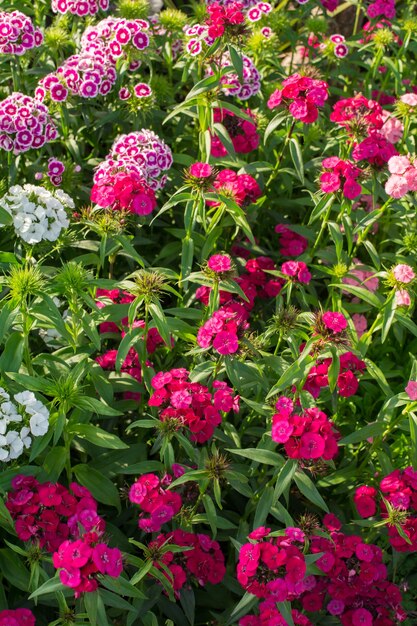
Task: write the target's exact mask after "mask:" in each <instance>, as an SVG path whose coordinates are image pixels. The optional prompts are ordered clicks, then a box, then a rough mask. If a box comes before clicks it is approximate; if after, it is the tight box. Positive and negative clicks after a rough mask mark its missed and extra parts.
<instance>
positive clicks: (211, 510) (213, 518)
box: [202, 493, 217, 539]
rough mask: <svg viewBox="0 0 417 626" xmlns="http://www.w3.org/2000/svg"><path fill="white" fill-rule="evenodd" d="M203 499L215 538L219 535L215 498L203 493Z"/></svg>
mask: <svg viewBox="0 0 417 626" xmlns="http://www.w3.org/2000/svg"><path fill="white" fill-rule="evenodd" d="M202 500H203V505H204V510H205V512H206V515H207V520H208V523H209V524H210V528H211V533H212V535H213V539H215V538H216V535H217V513H216V507H215V505H214V502H213V500H212V499H211V498H210V496H209V495H208V494H207V493H205V494H204V495H203V498H202Z"/></svg>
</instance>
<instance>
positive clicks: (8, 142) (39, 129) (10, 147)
mask: <svg viewBox="0 0 417 626" xmlns="http://www.w3.org/2000/svg"><path fill="white" fill-rule="evenodd" d="M57 136H58V133H57V130H56V127H55V125H54V123H53V121H52V119H51V117H50V115H49V112H48V109H47V107H46V106H45V105H44V104H42V103H41V102H38V101H37V100H36V99H35V98H32V97H31V96H25V95H23V94H22V93H19V92H13V93H12V94H11V95H10V96H8V97H7V98H6V99H5V100H1V101H0V148H2V149H3V150H7V152H12V151H13V153H14V154H20V153H21V152H26V151H27V150H30V149H31V148H41V147H42V146H43V145H44V144H45V143H47V142H49V141H53V140H54V139H56V138H57Z"/></svg>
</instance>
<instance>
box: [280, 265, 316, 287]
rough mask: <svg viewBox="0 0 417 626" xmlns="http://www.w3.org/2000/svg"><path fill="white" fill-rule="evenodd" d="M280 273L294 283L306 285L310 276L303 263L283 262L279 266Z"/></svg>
mask: <svg viewBox="0 0 417 626" xmlns="http://www.w3.org/2000/svg"><path fill="white" fill-rule="evenodd" d="M281 272H282V273H283V274H285V276H288V278H289V279H291V280H292V281H293V282H295V283H303V284H304V285H308V283H309V282H310V280H311V274H310V272H309V270H308V268H307V265H306V264H305V263H304V262H303V261H285V263H283V264H282V266H281Z"/></svg>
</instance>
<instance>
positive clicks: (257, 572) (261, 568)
mask: <svg viewBox="0 0 417 626" xmlns="http://www.w3.org/2000/svg"><path fill="white" fill-rule="evenodd" d="M270 530H271V529H270V528H263V527H261V528H257V529H256V530H254V531H253V532H252V533H250V535H249V539H251V541H250V542H249V543H245V544H243V546H242V547H241V549H240V552H239V561H238V564H237V579H238V581H239V583H240V584H241V585H242V587H243V588H244V589H245V591H248V592H249V593H252V594H254V595H255V596H257V597H258V598H268V599H271V600H273V601H274V602H285V601H287V600H288V601H292V600H295V599H296V598H298V597H300V595H301V594H302V593H303V591H305V585H304V579H305V575H306V569H307V566H306V561H305V557H304V554H303V552H302V549H303V547H304V538H305V536H304V533H303V532H302V531H301V530H300V529H299V528H286V529H285V534H284V535H283V536H280V537H268V535H269V533H270Z"/></svg>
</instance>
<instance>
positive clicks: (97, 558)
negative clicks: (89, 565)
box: [92, 543, 123, 578]
mask: <svg viewBox="0 0 417 626" xmlns="http://www.w3.org/2000/svg"><path fill="white" fill-rule="evenodd" d="M92 559H93V562H94V564H95V565H96V567H97V569H98V571H99V572H101V574H107V575H108V576H111V577H112V578H118V577H119V576H120V574H121V573H122V570H123V562H122V553H121V552H120V550H119V548H109V546H108V545H107V544H105V543H98V544H97V545H96V546H95V547H94V549H93V554H92Z"/></svg>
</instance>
